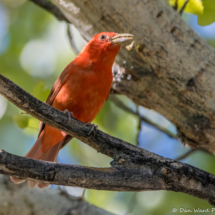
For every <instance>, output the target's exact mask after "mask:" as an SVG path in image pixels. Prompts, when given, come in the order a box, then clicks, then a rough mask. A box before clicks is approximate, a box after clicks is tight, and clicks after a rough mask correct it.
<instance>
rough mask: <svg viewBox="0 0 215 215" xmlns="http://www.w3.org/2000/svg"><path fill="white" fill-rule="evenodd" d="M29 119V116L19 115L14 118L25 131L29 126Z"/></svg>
mask: <svg viewBox="0 0 215 215" xmlns="http://www.w3.org/2000/svg"><path fill="white" fill-rule="evenodd" d="M28 119H29V116H28V115H23V114H17V115H14V116H13V120H14V121H15V123H16V124H17V125H18V126H19V127H20V128H21V129H24V128H26V127H27V126H28Z"/></svg>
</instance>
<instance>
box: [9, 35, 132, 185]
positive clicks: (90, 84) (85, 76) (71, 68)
mask: <svg viewBox="0 0 215 215" xmlns="http://www.w3.org/2000/svg"><path fill="white" fill-rule="evenodd" d="M131 36H132V35H128V34H117V33H113V32H103V33H99V34H97V35H95V36H94V37H93V38H92V40H90V42H89V43H88V44H87V45H86V46H85V47H84V48H83V50H82V52H81V53H80V54H79V55H78V56H77V57H76V58H75V59H74V60H73V61H72V62H71V63H70V64H69V65H68V66H67V67H66V68H65V69H64V71H63V72H62V73H61V75H60V77H59V78H58V79H57V80H56V82H55V84H54V86H53V87H52V90H51V92H50V94H49V96H48V99H47V101H46V103H47V104H49V105H51V106H53V107H55V108H56V109H59V110H61V111H64V110H66V109H67V110H68V111H69V112H72V113H73V114H74V117H75V118H76V119H78V120H80V121H82V122H84V123H88V122H92V120H93V119H94V118H95V117H96V115H97V114H98V112H99V111H100V109H101V108H102V106H103V104H104V103H105V101H106V100H107V98H108V96H109V93H110V88H111V83H112V78H113V77H112V65H113V63H114V60H115V57H116V55H117V53H118V52H119V50H120V45H121V44H122V43H123V42H125V41H127V40H130V39H132V37H131ZM123 39H124V40H123ZM71 139H72V137H71V136H69V135H67V134H66V133H64V132H63V131H60V130H58V129H56V128H53V127H51V126H49V125H45V124H44V123H43V122H41V123H40V131H39V135H38V139H37V141H36V143H35V144H34V146H33V147H32V149H31V150H30V151H29V152H28V153H27V154H26V157H29V158H33V159H38V160H45V161H55V160H56V157H57V154H58V152H59V150H60V149H61V148H62V147H63V146H64V145H65V144H66V143H67V142H69V140H71ZM11 180H12V181H14V182H15V183H21V182H23V181H25V180H22V179H17V178H16V177H11ZM35 185H37V187H39V188H43V187H46V186H48V184H46V183H42V182H34V181H29V186H30V187H33V186H35Z"/></svg>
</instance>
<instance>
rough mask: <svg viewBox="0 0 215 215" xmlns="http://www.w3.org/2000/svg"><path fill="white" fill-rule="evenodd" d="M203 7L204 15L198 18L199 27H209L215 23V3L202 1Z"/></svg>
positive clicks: (207, 0) (210, 0)
mask: <svg viewBox="0 0 215 215" xmlns="http://www.w3.org/2000/svg"><path fill="white" fill-rule="evenodd" d="M202 3H203V6H204V13H203V14H200V15H199V16H198V24H199V25H202V26H204V25H210V24H211V23H213V22H215V1H214V0H202Z"/></svg>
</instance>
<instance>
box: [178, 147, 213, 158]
mask: <svg viewBox="0 0 215 215" xmlns="http://www.w3.org/2000/svg"><path fill="white" fill-rule="evenodd" d="M197 151H201V152H205V153H207V154H210V155H213V154H212V153H211V152H209V151H207V150H205V149H203V148H198V149H190V150H189V151H187V152H185V153H184V154H183V155H180V156H179V157H177V158H176V159H175V160H177V161H181V160H183V159H185V158H187V157H188V156H190V155H191V154H193V153H194V152H197Z"/></svg>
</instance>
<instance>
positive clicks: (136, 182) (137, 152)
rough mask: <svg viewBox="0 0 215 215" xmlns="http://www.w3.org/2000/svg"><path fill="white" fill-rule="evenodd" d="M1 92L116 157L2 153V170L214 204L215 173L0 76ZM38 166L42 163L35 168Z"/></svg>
mask: <svg viewBox="0 0 215 215" xmlns="http://www.w3.org/2000/svg"><path fill="white" fill-rule="evenodd" d="M0 94H2V95H3V96H4V97H5V98H7V99H8V100H10V101H11V102H12V103H14V104H15V105H16V106H18V107H20V108H21V109H22V110H24V111H26V112H27V113H29V114H31V115H32V116H34V117H36V118H37V119H39V120H41V121H43V122H45V123H46V124H48V125H51V126H53V127H55V128H58V129H60V130H62V131H64V132H66V133H68V134H70V135H72V136H73V137H75V138H77V139H79V140H82V141H83V142H84V143H86V144H88V145H89V146H91V147H93V148H94V149H96V150H97V151H98V152H101V153H103V154H105V155H107V156H109V157H112V158H113V159H114V160H113V161H112V162H111V165H112V168H105V169H104V168H90V167H81V166H70V165H63V164H54V163H49V162H42V161H37V160H31V159H28V158H21V157H18V156H15V155H10V154H8V153H6V152H2V153H1V154H0V164H1V165H0V169H1V173H2V174H11V175H16V176H19V177H24V178H29V179H30V178H31V179H37V180H41V181H45V182H48V183H54V184H63V185H71V186H80V187H86V188H94V189H109V190H120V191H128V190H136V191H140V190H172V191H177V192H184V193H188V194H190V195H193V196H196V197H199V198H201V199H205V200H207V201H209V202H210V203H211V204H212V205H215V176H213V175H212V174H209V173H207V172H205V171H203V170H200V169H198V168H195V167H192V166H190V165H187V164H182V163H180V162H177V161H174V160H171V159H166V158H163V157H161V156H158V155H156V154H154V153H150V152H148V151H146V150H144V149H141V148H139V147H137V146H133V145H131V144H129V143H127V142H125V141H123V140H120V139H118V138H115V137H112V136H110V135H108V134H105V133H104V132H102V131H100V130H98V131H97V132H96V135H95V137H93V135H92V136H90V137H89V136H88V135H87V134H88V132H89V130H90V128H89V127H88V126H87V125H85V124H84V123H82V122H80V121H78V120H76V119H74V118H72V119H71V120H70V121H69V119H68V118H67V115H66V114H64V113H63V112H61V111H59V110H57V109H55V108H53V107H51V106H49V105H47V104H45V103H43V102H41V101H39V100H37V99H36V98H34V97H33V96H31V95H30V94H28V93H27V92H25V91H24V90H23V89H21V88H20V87H18V86H17V85H15V84H14V83H13V82H11V81H10V80H8V79H7V78H5V77H4V76H2V75H0ZM36 167H39V168H36Z"/></svg>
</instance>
